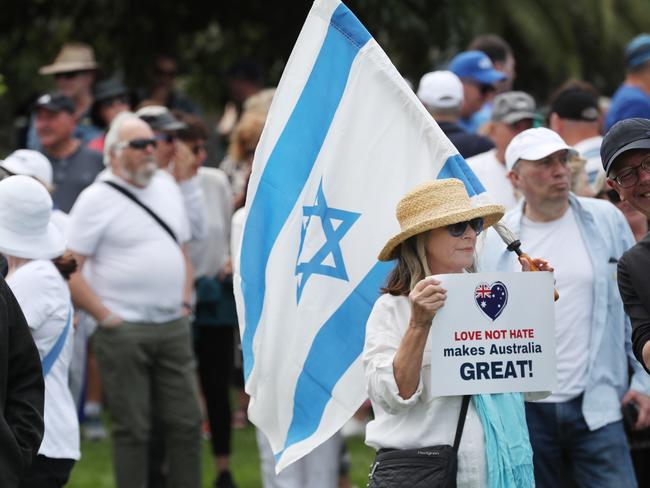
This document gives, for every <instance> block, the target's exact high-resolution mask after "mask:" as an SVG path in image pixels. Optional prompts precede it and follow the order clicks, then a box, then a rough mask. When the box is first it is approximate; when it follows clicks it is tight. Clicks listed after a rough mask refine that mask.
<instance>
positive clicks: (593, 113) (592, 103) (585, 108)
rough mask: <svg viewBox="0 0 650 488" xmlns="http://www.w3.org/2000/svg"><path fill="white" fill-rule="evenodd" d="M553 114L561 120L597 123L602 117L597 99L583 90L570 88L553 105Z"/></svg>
mask: <svg viewBox="0 0 650 488" xmlns="http://www.w3.org/2000/svg"><path fill="white" fill-rule="evenodd" d="M551 112H554V113H556V114H557V115H558V116H559V117H560V118H561V119H570V120H582V121H585V122H595V121H597V120H598V117H599V116H600V110H599V109H598V100H596V97H595V96H594V95H593V93H590V92H588V91H587V90H583V89H581V88H569V89H568V90H566V91H563V92H562V93H560V94H559V95H558V96H557V97H556V98H555V100H554V101H553V103H552V105H551Z"/></svg>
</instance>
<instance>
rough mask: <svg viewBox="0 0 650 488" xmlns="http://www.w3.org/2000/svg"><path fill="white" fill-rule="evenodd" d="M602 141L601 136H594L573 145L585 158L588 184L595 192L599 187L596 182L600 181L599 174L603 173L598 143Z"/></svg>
mask: <svg viewBox="0 0 650 488" xmlns="http://www.w3.org/2000/svg"><path fill="white" fill-rule="evenodd" d="M602 142H603V136H594V137H590V138H589V139H585V140H583V141H580V142H579V143H577V144H575V145H574V146H573V148H574V149H575V150H576V151H578V153H579V154H580V156H582V157H583V158H585V159H586V160H587V164H586V165H585V171H586V172H587V179H588V180H589V186H591V189H592V190H593V191H596V192H598V191H600V188H598V182H600V181H602V180H601V179H600V178H599V176H601V175H604V174H605V170H604V169H603V163H602V160H601V159H600V145H601V144H602Z"/></svg>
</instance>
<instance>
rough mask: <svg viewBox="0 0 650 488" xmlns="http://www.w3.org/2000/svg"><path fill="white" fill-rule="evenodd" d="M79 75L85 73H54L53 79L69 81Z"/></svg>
mask: <svg viewBox="0 0 650 488" xmlns="http://www.w3.org/2000/svg"><path fill="white" fill-rule="evenodd" d="M81 73H85V71H66V72H65V73H56V74H55V75H54V78H66V79H68V80H71V79H72V78H76V77H77V76H79V75H80V74H81Z"/></svg>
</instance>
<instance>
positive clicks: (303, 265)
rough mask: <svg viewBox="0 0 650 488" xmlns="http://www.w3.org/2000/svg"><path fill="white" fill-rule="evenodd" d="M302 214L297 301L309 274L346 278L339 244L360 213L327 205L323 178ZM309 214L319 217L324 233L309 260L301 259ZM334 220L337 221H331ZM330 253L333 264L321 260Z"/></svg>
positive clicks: (346, 274)
mask: <svg viewBox="0 0 650 488" xmlns="http://www.w3.org/2000/svg"><path fill="white" fill-rule="evenodd" d="M302 211H303V216H304V217H307V221H306V222H305V223H304V224H303V226H302V228H301V230H300V247H299V248H298V259H297V261H296V276H298V275H301V276H300V277H299V279H298V288H297V297H296V299H297V301H298V302H300V297H301V295H302V291H303V289H304V288H305V284H307V281H308V280H309V278H310V277H311V276H312V275H323V276H329V277H332V278H338V279H340V280H345V281H348V273H347V271H346V270H345V263H344V262H343V255H342V253H341V246H340V245H339V243H340V241H341V239H342V238H343V236H344V235H345V234H346V233H347V232H348V231H349V230H350V227H352V225H353V224H354V223H355V222H356V220H357V219H358V218H359V216H360V215H361V214H360V213H355V212H349V211H347V210H341V209H338V208H332V207H328V206H327V200H326V199H325V193H324V192H323V180H321V182H320V184H319V185H318V192H317V193H316V200H315V201H314V205H312V206H311V207H302ZM312 217H318V218H319V219H320V222H321V225H322V227H323V234H325V244H323V246H322V247H321V248H320V249H319V250H318V251H317V252H316V254H314V256H313V257H312V258H311V259H310V260H309V261H302V262H301V260H300V258H301V254H302V249H303V245H304V244H305V237H306V236H307V228H308V227H309V225H310V224H311V222H312ZM333 221H339V224H338V225H336V226H335V225H334V222H333ZM330 255H331V256H332V259H333V261H334V265H331V264H325V263H324V261H325V259H326V258H327V257H328V256H330Z"/></svg>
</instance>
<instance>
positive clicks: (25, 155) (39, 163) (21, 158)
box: [0, 149, 52, 188]
mask: <svg viewBox="0 0 650 488" xmlns="http://www.w3.org/2000/svg"><path fill="white" fill-rule="evenodd" d="M0 166H2V167H3V168H4V169H6V170H7V171H9V172H10V173H13V174H15V175H25V176H32V177H34V178H36V179H37V180H39V181H40V182H41V183H43V184H44V185H45V186H46V187H47V188H52V163H50V160H49V159H47V158H46V157H45V156H44V155H43V154H41V153H40V152H38V151H33V150H31V149H18V150H17V151H14V152H12V153H11V154H10V155H9V156H7V157H6V158H5V160H4V161H2V162H0Z"/></svg>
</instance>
